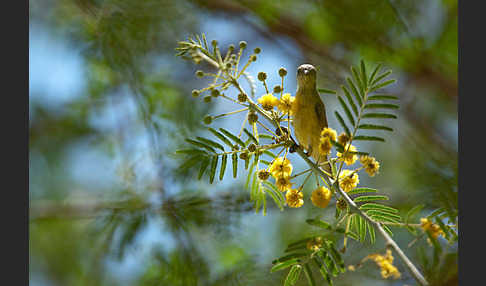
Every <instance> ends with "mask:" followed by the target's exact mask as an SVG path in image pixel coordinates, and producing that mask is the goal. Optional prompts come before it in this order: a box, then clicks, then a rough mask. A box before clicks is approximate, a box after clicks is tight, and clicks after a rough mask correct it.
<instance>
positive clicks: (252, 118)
mask: <svg viewBox="0 0 486 286" xmlns="http://www.w3.org/2000/svg"><path fill="white" fill-rule="evenodd" d="M257 121H258V115H257V114H256V113H255V112H250V113H249V114H248V123H250V124H253V123H255V122H257Z"/></svg>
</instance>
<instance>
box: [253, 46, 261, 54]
mask: <svg viewBox="0 0 486 286" xmlns="http://www.w3.org/2000/svg"><path fill="white" fill-rule="evenodd" d="M261 51H262V49H260V48H258V47H257V48H255V49H254V50H253V52H254V53H255V54H259V53H260V52H261Z"/></svg>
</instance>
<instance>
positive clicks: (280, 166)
mask: <svg viewBox="0 0 486 286" xmlns="http://www.w3.org/2000/svg"><path fill="white" fill-rule="evenodd" d="M270 173H271V174H272V176H273V177H274V178H280V177H290V174H292V164H290V161H289V159H287V158H285V160H284V158H283V157H278V158H277V159H275V160H274V161H273V163H272V165H271V166H270Z"/></svg>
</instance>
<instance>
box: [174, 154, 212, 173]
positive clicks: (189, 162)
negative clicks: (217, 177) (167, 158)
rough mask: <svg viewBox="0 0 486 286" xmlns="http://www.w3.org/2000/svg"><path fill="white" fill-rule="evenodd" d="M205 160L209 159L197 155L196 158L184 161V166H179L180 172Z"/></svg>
mask: <svg viewBox="0 0 486 286" xmlns="http://www.w3.org/2000/svg"><path fill="white" fill-rule="evenodd" d="M216 157H217V156H216ZM205 158H207V157H203V156H200V155H195V156H193V157H191V158H189V159H187V160H186V161H184V163H182V165H180V166H179V169H180V170H186V169H189V168H191V167H193V166H194V165H195V164H197V163H198V161H200V160H204V159H205Z"/></svg>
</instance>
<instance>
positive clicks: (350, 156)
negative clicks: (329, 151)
mask: <svg viewBox="0 0 486 286" xmlns="http://www.w3.org/2000/svg"><path fill="white" fill-rule="evenodd" d="M344 150H345V151H346V152H345V153H344V155H343V154H341V153H340V152H338V153H337V156H338V157H339V158H341V160H344V163H346V165H348V166H349V165H353V164H354V162H356V160H358V156H357V155H356V154H355V153H352V152H356V151H357V150H356V147H354V146H353V145H350V144H346V146H344Z"/></svg>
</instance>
